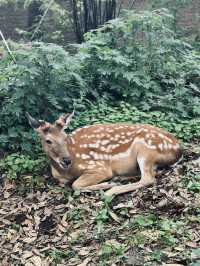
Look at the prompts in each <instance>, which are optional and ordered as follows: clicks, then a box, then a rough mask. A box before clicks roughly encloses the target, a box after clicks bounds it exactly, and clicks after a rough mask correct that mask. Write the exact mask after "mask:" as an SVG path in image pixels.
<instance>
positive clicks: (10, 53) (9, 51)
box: [0, 30, 17, 64]
mask: <svg viewBox="0 0 200 266" xmlns="http://www.w3.org/2000/svg"><path fill="white" fill-rule="evenodd" d="M0 35H1V38H2V40H3V43H4V45H5V46H6V49H7V51H8V53H9V55H10V56H11V58H12V60H13V62H14V63H15V64H17V61H16V59H15V57H14V55H13V53H12V52H11V50H10V48H9V46H8V43H7V41H6V39H5V38H4V35H3V33H2V31H1V30H0Z"/></svg>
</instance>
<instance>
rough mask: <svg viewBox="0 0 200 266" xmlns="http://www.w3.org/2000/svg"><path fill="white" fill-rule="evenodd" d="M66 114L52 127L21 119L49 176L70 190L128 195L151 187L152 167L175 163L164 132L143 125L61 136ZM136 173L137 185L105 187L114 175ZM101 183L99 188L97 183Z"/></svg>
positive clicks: (175, 152) (176, 152)
mask: <svg viewBox="0 0 200 266" xmlns="http://www.w3.org/2000/svg"><path fill="white" fill-rule="evenodd" d="M73 115H74V114H73V113H72V114H67V115H62V116H60V118H59V119H58V120H56V121H55V123H54V124H50V123H48V122H46V121H43V120H39V121H38V120H36V119H34V118H32V117H31V116H30V115H29V114H27V117H28V120H29V123H30V125H31V126H32V127H33V128H34V129H35V130H36V131H37V132H38V133H39V135H40V137H41V140H42V145H43V149H44V151H45V153H46V154H47V156H48V157H49V159H50V163H51V169H52V175H53V176H54V177H55V178H58V179H59V180H60V181H61V182H65V181H68V182H72V181H73V183H72V187H73V189H80V190H96V189H107V188H110V189H109V190H107V191H106V195H109V196H111V195H114V194H115V195H116V194H122V193H125V192H129V191H133V190H136V189H139V188H142V187H144V186H149V185H152V184H154V183H155V169H156V167H157V166H163V165H170V164H173V163H175V162H176V161H178V159H179V158H180V156H181V147H180V144H179V142H178V140H177V139H176V138H175V137H174V136H173V135H172V134H170V133H168V132H166V131H165V130H163V129H161V128H158V127H155V126H152V125H145V124H125V123H124V124H123V123H117V124H97V125H90V126H84V127H81V128H78V129H76V130H75V131H73V132H72V133H71V134H66V133H65V132H64V129H66V127H68V125H69V123H70V120H71V119H72V117H73ZM138 167H139V170H140V173H141V179H140V181H138V182H135V183H132V184H127V185H116V184H115V185H114V184H109V183H108V182H103V181H107V180H110V179H111V178H112V177H114V176H116V175H121V176H124V175H134V174H136V173H137V169H138ZM101 182H103V183H101Z"/></svg>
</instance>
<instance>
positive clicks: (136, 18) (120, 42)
mask: <svg viewBox="0 0 200 266" xmlns="http://www.w3.org/2000/svg"><path fill="white" fill-rule="evenodd" d="M172 22H173V17H172V16H171V15H170V14H169V13H168V12H167V11H166V10H157V11H153V12H149V11H144V12H141V13H134V12H128V13H127V14H125V16H124V17H122V18H117V19H115V20H112V21H110V22H109V23H107V24H106V25H104V26H103V27H102V28H100V29H98V30H96V31H94V32H89V33H87V34H86V35H85V38H86V42H85V43H83V44H81V45H79V46H78V47H79V53H78V54H77V57H78V58H82V59H84V60H83V70H84V72H85V77H86V78H87V82H88V84H89V87H90V92H91V95H92V96H93V98H94V99H99V98H100V97H102V96H103V95H104V96H105V98H107V99H109V100H110V101H111V102H115V103H116V101H119V100H124V101H127V102H129V103H131V104H132V105H134V106H136V107H137V108H138V109H140V110H143V111H149V110H153V111H155V110H159V111H162V112H164V113H168V114H171V115H172V116H177V117H181V118H190V117H193V116H196V117H198V116H199V114H200V109H199V104H200V97H199V96H200V91H199V90H198V87H199V78H198V77H199V75H200V64H199V62H200V57H199V55H198V54H197V53H195V51H194V50H193V49H192V47H191V46H190V45H189V44H187V43H185V42H183V41H182V40H179V39H178V38H176V35H175V33H174V32H173V30H172V29H171V24H172Z"/></svg>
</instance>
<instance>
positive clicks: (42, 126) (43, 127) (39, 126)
mask: <svg viewBox="0 0 200 266" xmlns="http://www.w3.org/2000/svg"><path fill="white" fill-rule="evenodd" d="M26 117H27V118H28V122H29V124H30V126H31V127H32V128H34V129H35V130H36V131H47V130H48V129H49V127H50V124H49V123H48V122H45V121H44V120H36V119H35V118H33V117H32V116H31V115H30V114H29V113H28V112H26Z"/></svg>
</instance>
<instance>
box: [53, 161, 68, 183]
mask: <svg viewBox="0 0 200 266" xmlns="http://www.w3.org/2000/svg"><path fill="white" fill-rule="evenodd" d="M51 173H52V176H53V177H54V178H55V179H56V180H58V182H59V184H60V186H65V185H66V184H68V183H72V177H71V176H70V175H68V174H67V171H66V173H64V174H63V175H61V174H60V173H59V172H58V171H57V170H56V169H55V168H54V167H53V166H51Z"/></svg>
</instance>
